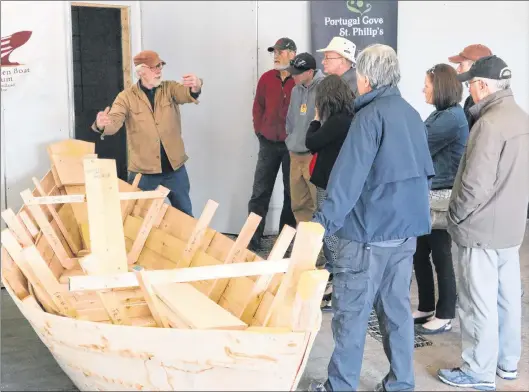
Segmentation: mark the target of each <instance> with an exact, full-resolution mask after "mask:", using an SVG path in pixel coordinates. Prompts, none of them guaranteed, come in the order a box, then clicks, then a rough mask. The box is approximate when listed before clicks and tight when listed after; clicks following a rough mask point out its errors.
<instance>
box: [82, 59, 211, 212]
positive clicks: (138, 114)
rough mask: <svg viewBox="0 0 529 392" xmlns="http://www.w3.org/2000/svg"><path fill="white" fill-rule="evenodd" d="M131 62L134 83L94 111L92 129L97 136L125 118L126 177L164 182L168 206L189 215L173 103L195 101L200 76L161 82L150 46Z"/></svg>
mask: <svg viewBox="0 0 529 392" xmlns="http://www.w3.org/2000/svg"><path fill="white" fill-rule="evenodd" d="M134 65H135V66H136V73H137V76H138V77H139V80H138V82H137V83H136V84H134V85H132V86H131V87H129V88H127V89H125V90H124V91H122V92H121V93H119V94H118V96H117V97H116V99H115V100H114V102H113V104H112V107H111V108H109V107H107V108H106V109H105V110H104V111H102V112H99V113H98V114H97V118H96V121H95V122H94V123H93V124H92V129H93V130H94V131H96V132H99V133H101V138H103V137H105V136H107V135H113V134H115V133H116V132H117V131H119V130H120V129H121V127H122V126H123V123H125V126H126V129H127V147H128V172H129V175H128V180H129V182H132V181H133V179H134V177H135V176H136V174H137V173H141V174H142V177H141V180H140V183H139V187H140V188H141V189H143V190H154V189H156V187H157V186H158V185H163V186H165V187H166V188H168V189H169V190H170V191H171V192H170V193H169V200H170V201H171V204H172V206H173V207H175V208H178V209H179V210H181V211H183V212H185V213H186V214H188V215H191V216H193V211H192V206H191V199H190V197H189V190H190V184H189V177H188V175H187V171H186V167H185V162H186V161H187V159H188V157H187V155H186V151H185V148H184V141H183V139H182V131H181V122H180V108H179V105H182V104H185V103H191V102H193V103H195V104H198V101H197V100H196V99H197V98H198V96H199V95H200V92H201V88H202V80H201V79H199V78H197V77H196V76H195V75H192V74H188V75H184V76H183V81H182V83H178V82H175V81H162V68H163V66H164V65H165V62H164V61H163V60H161V59H160V57H159V56H158V54H157V53H156V52H153V51H150V50H145V51H142V52H140V53H138V54H137V55H136V56H135V57H134Z"/></svg>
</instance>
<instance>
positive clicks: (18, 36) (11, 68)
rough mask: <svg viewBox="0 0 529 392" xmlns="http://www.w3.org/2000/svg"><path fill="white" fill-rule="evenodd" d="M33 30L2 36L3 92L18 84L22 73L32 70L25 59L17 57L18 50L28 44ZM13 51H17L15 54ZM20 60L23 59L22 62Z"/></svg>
mask: <svg viewBox="0 0 529 392" xmlns="http://www.w3.org/2000/svg"><path fill="white" fill-rule="evenodd" d="M31 34H32V32H31V31H18V32H16V33H13V34H10V35H7V36H5V37H2V41H1V65H2V92H5V91H7V90H8V89H10V88H13V87H15V86H16V82H17V80H18V78H19V77H20V75H22V74H26V73H28V72H29V71H30V69H29V67H28V66H27V65H25V64H24V60H25V59H24V60H21V59H17V58H16V50H17V49H18V48H20V47H21V46H23V45H24V44H26V42H28V41H29V39H30V38H31ZM13 52H15V53H14V54H13ZM19 61H22V63H20V62H19Z"/></svg>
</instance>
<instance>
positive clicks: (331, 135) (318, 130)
mask: <svg viewBox="0 0 529 392" xmlns="http://www.w3.org/2000/svg"><path fill="white" fill-rule="evenodd" d="M354 99H355V96H354V94H353V92H352V91H351V88H350V87H349V86H348V85H347V84H346V83H345V82H344V80H343V79H342V78H341V77H340V76H337V75H329V76H326V77H325V78H324V79H323V80H322V81H321V82H320V84H319V85H318V87H317V88H316V100H315V105H316V117H315V118H314V120H313V121H312V122H311V123H310V125H309V129H308V131H307V137H306V140H305V144H306V146H307V148H308V149H309V150H310V151H311V152H312V153H313V154H314V156H313V162H312V164H313V169H312V173H311V177H310V181H311V182H312V183H313V184H314V185H316V191H317V194H316V195H317V204H318V207H319V206H320V205H321V203H322V202H323V200H324V199H325V190H326V188H327V182H328V181H329V177H330V175H331V171H332V168H333V166H334V162H335V161H336V158H337V157H338V154H339V152H340V149H341V147H342V144H343V142H344V140H345V137H346V136H347V132H348V131H349V126H350V125H351V121H352V119H353V114H354V106H353V101H354ZM336 244H337V239H336V237H335V236H328V237H324V239H323V254H324V255H325V258H326V260H327V263H326V265H325V268H326V269H327V270H328V271H329V273H330V276H329V283H328V285H327V289H326V290H325V295H324V297H323V302H322V308H323V309H328V308H330V306H331V297H332V276H333V275H332V267H333V262H334V260H335V258H336V252H335V247H336Z"/></svg>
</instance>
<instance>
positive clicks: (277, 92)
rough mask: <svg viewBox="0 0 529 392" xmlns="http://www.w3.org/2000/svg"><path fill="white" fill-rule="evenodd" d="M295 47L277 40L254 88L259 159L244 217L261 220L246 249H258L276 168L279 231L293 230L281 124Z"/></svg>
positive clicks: (288, 163)
mask: <svg viewBox="0 0 529 392" xmlns="http://www.w3.org/2000/svg"><path fill="white" fill-rule="evenodd" d="M296 51H297V48H296V44H295V43H294V41H292V40H291V39H290V38H286V37H284V38H280V39H278V40H277V42H276V43H275V44H274V45H273V46H271V47H269V48H268V52H270V53H272V52H273V54H274V69H271V70H270V71H267V72H265V73H264V74H263V75H262V76H261V78H260V79H259V82H258V84H257V91H256V93H255V99H254V103H253V126H254V131H255V134H256V135H257V139H258V140H259V155H258V157H257V167H256V168H255V176H254V182H253V190H252V197H251V198H250V202H249V203H248V213H250V212H253V213H255V214H257V215H259V216H261V217H262V218H263V219H262V220H261V223H260V225H259V227H258V228H257V230H256V231H255V234H254V236H253V238H252V240H251V242H250V246H249V247H250V249H252V250H258V249H260V247H261V238H262V236H263V231H264V227H265V219H266V215H267V214H268V207H269V204H270V198H271V197H272V191H273V190H274V184H275V181H276V177H277V173H278V172H279V167H280V166H281V168H282V171H283V186H284V192H283V194H284V199H283V209H282V211H281V218H280V220H279V230H280V231H281V229H282V228H283V225H285V224H286V225H289V226H292V227H294V228H295V227H296V220H295V218H294V214H293V213H292V208H291V206H290V156H289V153H288V149H287V147H286V145H285V139H286V130H285V122H286V117H287V111H288V105H289V104H290V93H291V91H292V88H293V87H294V85H295V83H294V80H293V79H292V77H291V76H290V74H289V73H288V72H287V70H286V69H287V68H288V67H289V65H290V60H292V59H293V58H294V57H295V56H296Z"/></svg>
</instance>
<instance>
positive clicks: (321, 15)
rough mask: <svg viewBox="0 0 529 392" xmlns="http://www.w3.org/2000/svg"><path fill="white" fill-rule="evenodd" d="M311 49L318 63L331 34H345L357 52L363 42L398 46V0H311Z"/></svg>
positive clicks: (364, 43)
mask: <svg viewBox="0 0 529 392" xmlns="http://www.w3.org/2000/svg"><path fill="white" fill-rule="evenodd" d="M310 18H311V36H312V38H311V49H312V55H313V56H314V57H315V58H316V61H317V62H318V64H321V60H322V58H323V53H317V52H316V50H318V49H322V48H325V47H327V45H328V44H329V42H331V39H332V38H333V37H336V36H339V37H345V38H347V39H348V40H350V41H352V42H353V43H354V44H355V45H356V55H358V53H359V52H360V51H361V50H362V49H364V48H365V47H366V46H368V45H371V44H374V43H380V44H385V45H389V46H391V47H392V48H393V49H395V51H396V50H397V27H398V25H397V21H398V1H378V0H377V1H361V0H360V1H334V0H323V1H322V0H318V1H311V2H310Z"/></svg>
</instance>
